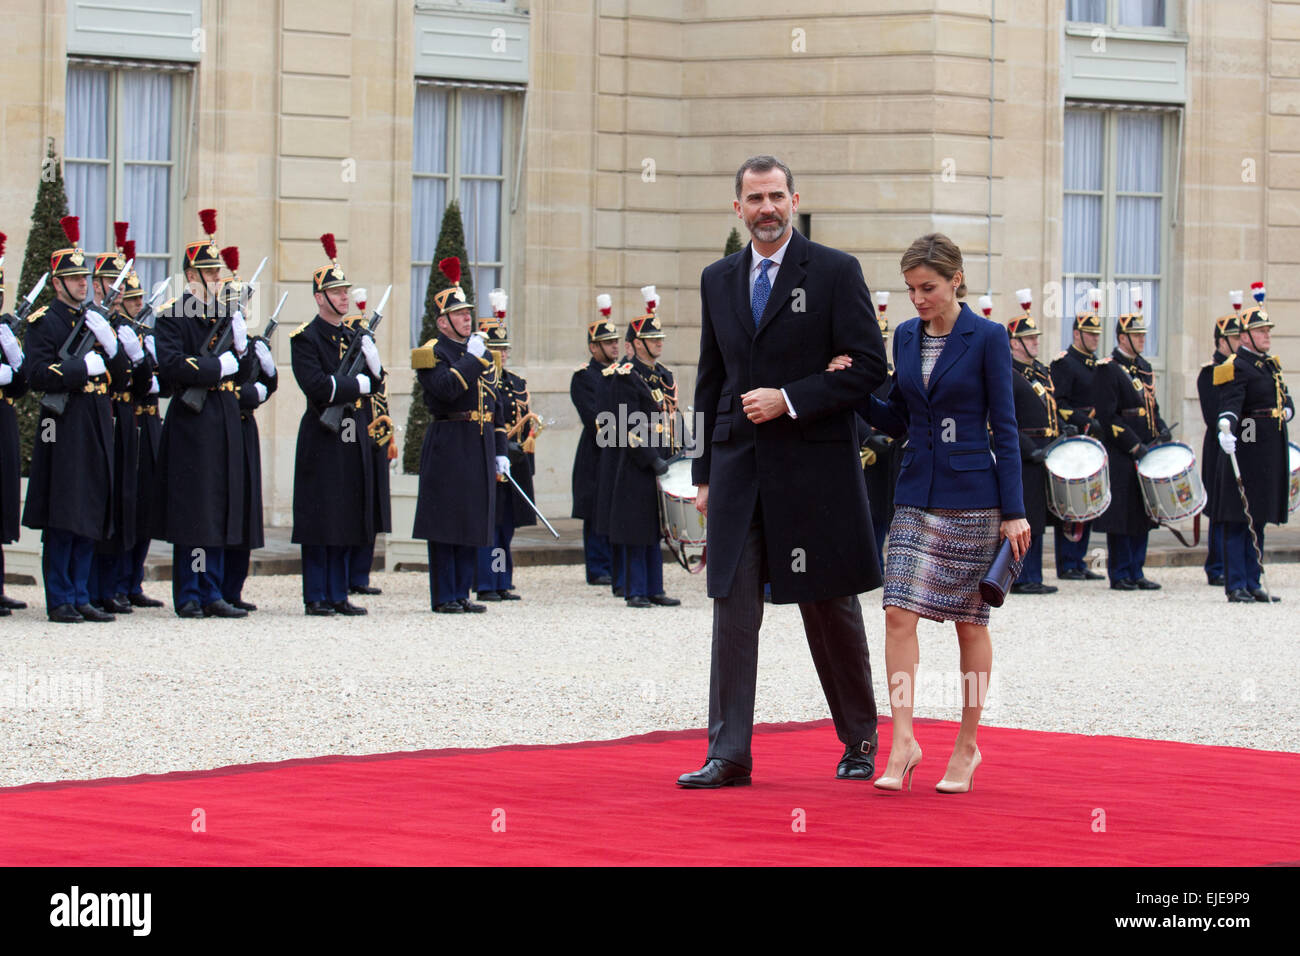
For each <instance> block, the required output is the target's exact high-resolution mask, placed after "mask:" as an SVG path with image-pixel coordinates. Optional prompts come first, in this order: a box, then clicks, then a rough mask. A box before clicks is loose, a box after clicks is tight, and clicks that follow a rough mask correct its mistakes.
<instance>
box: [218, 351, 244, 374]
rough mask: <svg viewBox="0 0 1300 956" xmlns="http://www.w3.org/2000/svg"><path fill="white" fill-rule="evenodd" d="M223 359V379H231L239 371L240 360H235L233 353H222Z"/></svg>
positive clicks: (221, 357)
mask: <svg viewBox="0 0 1300 956" xmlns="http://www.w3.org/2000/svg"><path fill="white" fill-rule="evenodd" d="M219 357H220V359H221V377H222V378H229V377H230V376H232V375H234V374H235V373H236V372H238V371H239V359H237V358H235V356H234V354H233V353H231V352H222V353H221V355H220V356H219Z"/></svg>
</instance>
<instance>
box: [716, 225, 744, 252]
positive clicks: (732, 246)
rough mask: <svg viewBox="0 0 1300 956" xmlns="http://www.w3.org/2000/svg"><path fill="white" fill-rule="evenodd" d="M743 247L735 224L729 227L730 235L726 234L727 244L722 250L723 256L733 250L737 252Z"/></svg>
mask: <svg viewBox="0 0 1300 956" xmlns="http://www.w3.org/2000/svg"><path fill="white" fill-rule="evenodd" d="M743 248H745V244H744V243H743V242H741V241H740V230H739V229H737V228H736V227H735V226H732V227H731V235H729V236H727V245H726V247H725V248H724V249H723V250H722V254H723V255H724V256H729V255H731V254H732V253H733V252H739V251H740V250H741V249H743Z"/></svg>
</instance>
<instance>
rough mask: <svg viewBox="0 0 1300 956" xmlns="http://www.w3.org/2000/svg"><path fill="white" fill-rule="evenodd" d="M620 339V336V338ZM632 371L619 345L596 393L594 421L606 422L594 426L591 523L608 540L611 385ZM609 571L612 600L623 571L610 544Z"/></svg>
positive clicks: (614, 461)
mask: <svg viewBox="0 0 1300 956" xmlns="http://www.w3.org/2000/svg"><path fill="white" fill-rule="evenodd" d="M620 337H621V336H620ZM631 371H632V345H631V343H630V342H626V341H625V342H624V343H623V358H621V359H619V360H618V361H616V362H614V363H612V364H611V365H609V366H608V367H606V368H605V369H603V370H602V371H601V373H600V374H601V379H602V381H601V384H600V386H599V387H598V389H597V391H596V421H597V422H598V423H599V422H609V423H610V425H608V426H606V427H603V428H602V427H599V426H598V427H597V429H596V441H597V443H598V444H599V443H600V442H602V441H603V442H604V444H603V445H602V446H601V449H600V457H599V459H598V468H597V471H596V498H595V510H596V516H595V519H594V520H593V522H592V530H593V531H594V532H595V533H596V534H598V535H600V536H602V537H604V538H605V540H607V541H608V540H609V524H610V518H611V516H612V514H613V511H614V505H615V502H614V474H615V472H617V471H618V462H619V458H620V449H619V447H618V434H619V433H618V422H619V415H618V408H617V407H616V404H615V402H616V400H615V398H614V383H615V382H616V381H617V376H618V375H626V374H627V373H629V372H631ZM609 568H610V591H611V592H612V593H613V595H614V597H623V588H624V586H625V585H626V583H627V581H626V574H625V570H626V569H625V568H624V567H623V549H622V548H620V547H617V546H615V545H614V543H613V542H612V541H610V545H609Z"/></svg>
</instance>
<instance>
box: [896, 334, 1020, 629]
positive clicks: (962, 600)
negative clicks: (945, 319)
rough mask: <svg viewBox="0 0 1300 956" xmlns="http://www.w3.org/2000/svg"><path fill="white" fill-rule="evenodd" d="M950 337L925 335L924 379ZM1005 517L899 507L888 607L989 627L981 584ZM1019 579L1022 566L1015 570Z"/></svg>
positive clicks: (992, 511) (988, 511) (985, 511)
mask: <svg viewBox="0 0 1300 956" xmlns="http://www.w3.org/2000/svg"><path fill="white" fill-rule="evenodd" d="M947 341H948V337H947V336H946V335H930V334H929V333H926V332H922V334H921V380H922V381H923V382H924V383H925V385H926V387H929V384H930V372H931V371H932V370H933V369H934V366H935V364H936V363H937V362H938V361H939V355H940V353H941V352H943V347H944V344H945V343H946V342H947ZM1001 523H1002V512H1001V510H1000V509H998V508H972V509H969V510H964V511H956V510H950V509H945V508H917V507H913V506H911V505H899V506H898V507H897V508H896V509H895V511H894V520H893V521H892V522H891V523H890V525H889V550H888V552H887V553H886V555H885V595H884V599H883V600H882V601H881V606H882V607H889V606H890V605H893V606H894V607H900V608H903V609H904V610H907V611H913V612H915V613H917V614H919V615H921V617H924V618H928V619H930V620H933V621H962V622H965V623H969V624H984V625H986V624H988V622H989V606H988V605H987V604H985V603H984V600H983V599H982V598H981V597H980V592H979V583H980V580H981V579H982V578H983V577H984V575H985V573H986V572H987V571H988V568H989V565H990V564H991V563H992V562H993V558H994V557H995V556H996V555H997V551H998V545H999V544H1000V542H1001V535H1000V532H999V529H1000V527H1001ZM1015 574H1016V576H1019V563H1017V567H1016V569H1015Z"/></svg>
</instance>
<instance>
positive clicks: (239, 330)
mask: <svg viewBox="0 0 1300 956" xmlns="http://www.w3.org/2000/svg"><path fill="white" fill-rule="evenodd" d="M230 335H231V338H232V339H234V342H235V351H236V352H238V353H239V354H240V355H243V354H244V353H245V352H247V351H248V323H247V322H245V321H244V313H242V312H236V313H235V317H234V318H233V319H231V320H230Z"/></svg>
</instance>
